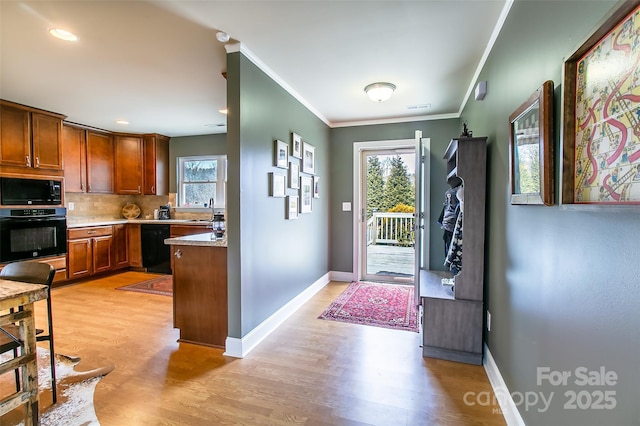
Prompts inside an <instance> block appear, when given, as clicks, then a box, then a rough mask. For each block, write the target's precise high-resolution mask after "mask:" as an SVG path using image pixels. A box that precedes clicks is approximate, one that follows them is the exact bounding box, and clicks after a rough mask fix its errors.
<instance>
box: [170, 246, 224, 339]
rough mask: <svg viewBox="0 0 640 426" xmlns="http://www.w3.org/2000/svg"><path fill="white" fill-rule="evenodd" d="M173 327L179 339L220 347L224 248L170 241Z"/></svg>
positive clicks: (222, 330) (222, 314) (222, 331)
mask: <svg viewBox="0 0 640 426" xmlns="http://www.w3.org/2000/svg"><path fill="white" fill-rule="evenodd" d="M171 251H172V253H173V255H172V257H171V258H172V269H173V313H174V317H173V318H174V327H176V328H179V329H180V341H181V342H189V343H196V344H200V345H206V346H213V347H218V348H224V347H225V342H226V338H227V332H228V330H227V328H228V327H227V248H226V247H203V246H191V245H172V246H171Z"/></svg>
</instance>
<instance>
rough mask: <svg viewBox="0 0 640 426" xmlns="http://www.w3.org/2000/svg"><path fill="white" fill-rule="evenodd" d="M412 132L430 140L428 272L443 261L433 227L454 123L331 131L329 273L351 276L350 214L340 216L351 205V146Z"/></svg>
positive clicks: (437, 232) (457, 123)
mask: <svg viewBox="0 0 640 426" xmlns="http://www.w3.org/2000/svg"><path fill="white" fill-rule="evenodd" d="M416 130H422V137H423V138H430V139H431V179H430V187H431V212H430V213H431V219H432V220H431V222H430V224H429V225H430V235H431V236H430V239H429V255H430V256H429V263H430V265H431V268H432V269H444V268H443V267H440V268H439V266H440V265H442V263H443V261H444V254H443V249H442V247H443V245H442V244H443V243H442V230H441V229H440V226H439V225H438V224H437V223H435V221H436V220H437V219H438V215H439V214H440V211H441V209H442V203H443V201H444V192H445V191H446V190H447V189H448V188H449V186H448V185H447V184H446V182H445V179H444V176H445V174H446V173H445V166H446V163H445V161H444V160H443V159H442V156H443V155H444V151H445V149H446V147H447V145H448V144H449V141H450V140H451V138H453V137H455V136H458V135H459V134H460V132H461V130H462V125H461V124H460V120H458V119H449V120H436V121H416V122H409V123H396V124H379V125H373V126H356V127H343V128H334V129H332V130H331V164H330V166H329V167H330V171H331V191H330V197H331V251H330V267H331V270H332V271H337V272H353V243H354V242H353V214H354V213H355V212H343V211H342V203H343V202H345V201H348V202H351V203H352V205H353V202H354V199H353V144H354V143H355V142H369V141H383V140H398V139H413V138H414V137H415V132H416Z"/></svg>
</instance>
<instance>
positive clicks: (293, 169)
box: [289, 161, 300, 189]
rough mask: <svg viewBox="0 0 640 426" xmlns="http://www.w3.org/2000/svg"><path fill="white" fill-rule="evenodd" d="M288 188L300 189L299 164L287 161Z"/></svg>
mask: <svg viewBox="0 0 640 426" xmlns="http://www.w3.org/2000/svg"><path fill="white" fill-rule="evenodd" d="M289 188H292V189H300V166H299V165H298V164H297V163H294V162H291V161H290V162H289Z"/></svg>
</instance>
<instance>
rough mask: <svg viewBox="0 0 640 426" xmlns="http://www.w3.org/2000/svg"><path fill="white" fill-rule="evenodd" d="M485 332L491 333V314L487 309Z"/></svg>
mask: <svg viewBox="0 0 640 426" xmlns="http://www.w3.org/2000/svg"><path fill="white" fill-rule="evenodd" d="M487 331H491V312H489V310H488V309H487Z"/></svg>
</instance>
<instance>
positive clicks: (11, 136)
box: [0, 100, 65, 174]
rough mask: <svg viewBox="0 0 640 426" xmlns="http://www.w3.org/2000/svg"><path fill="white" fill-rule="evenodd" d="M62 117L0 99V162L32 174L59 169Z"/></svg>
mask: <svg viewBox="0 0 640 426" xmlns="http://www.w3.org/2000/svg"><path fill="white" fill-rule="evenodd" d="M64 118H65V116H64V115H61V114H55V113H52V112H48V111H43V110H38V109H36V108H31V107H27V106H24V105H20V104H15V103H13V102H8V101H2V100H0V165H2V166H9V167H15V168H16V170H15V171H16V172H17V171H19V170H20V169H23V170H24V169H28V170H29V171H30V172H32V173H35V174H38V173H39V172H40V171H41V170H42V171H43V172H50V171H61V170H62V120H64ZM9 171H13V170H9Z"/></svg>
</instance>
